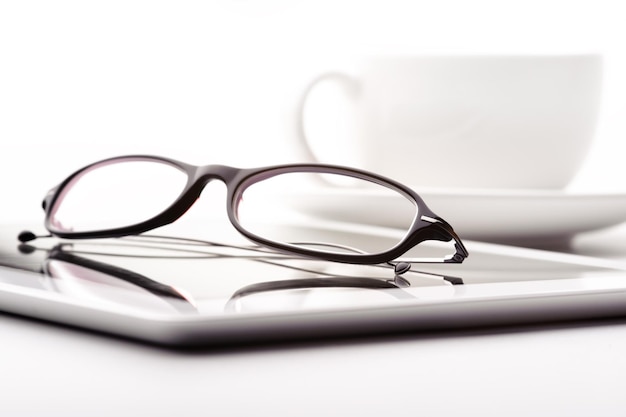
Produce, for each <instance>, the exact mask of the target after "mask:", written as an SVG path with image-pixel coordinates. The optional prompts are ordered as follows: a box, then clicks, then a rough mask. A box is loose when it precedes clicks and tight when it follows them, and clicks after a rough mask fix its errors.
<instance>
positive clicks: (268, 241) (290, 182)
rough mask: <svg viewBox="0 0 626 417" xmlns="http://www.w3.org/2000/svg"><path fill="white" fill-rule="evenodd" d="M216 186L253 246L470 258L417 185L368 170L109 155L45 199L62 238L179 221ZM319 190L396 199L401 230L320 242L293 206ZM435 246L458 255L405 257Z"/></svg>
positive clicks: (320, 255)
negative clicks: (394, 235) (448, 245)
mask: <svg viewBox="0 0 626 417" xmlns="http://www.w3.org/2000/svg"><path fill="white" fill-rule="evenodd" d="M212 180H220V181H222V182H224V183H225V184H226V187H227V205H226V208H227V213H228V217H229V219H230V221H231V223H232V225H233V226H234V227H235V228H236V229H237V230H238V231H239V232H240V233H241V234H243V235H244V236H245V237H247V238H248V239H250V240H252V241H253V242H256V243H258V244H260V245H263V246H265V247H268V248H272V249H275V250H278V251H281V252H283V253H290V254H295V255H299V256H305V257H310V258H315V259H323V260H328V261H336V262H344V263H352V264H379V263H385V262H386V263H391V262H392V261H396V264H394V265H395V266H396V270H397V272H398V273H402V271H405V270H408V268H409V267H410V263H413V262H437V263H438V262H442V263H460V262H462V261H463V260H464V259H465V258H466V257H467V255H468V253H467V250H466V249H465V247H464V246H463V243H462V242H461V240H460V238H459V237H458V236H457V234H456V233H455V232H454V230H453V229H452V227H451V226H450V225H449V224H448V223H447V222H446V221H444V220H443V219H441V218H440V217H438V216H437V215H436V214H435V213H433V212H432V211H431V210H430V209H429V208H428V207H427V206H426V204H425V203H424V201H423V200H422V199H421V197H420V196H419V195H418V194H417V193H415V192H414V191H413V190H411V189H410V188H408V187H406V186H404V185H402V184H400V183H398V182H395V181H393V180H391V179H387V178H384V177H382V176H379V175H376V174H372V173H369V172H365V171H361V170H356V169H352V168H345V167H338V166H332V165H321V164H297V165H283V166H273V167H265V168H255V169H237V168H232V167H227V166H222V165H208V166H194V165H189V164H186V163H183V162H179V161H175V160H172V159H168V158H161V157H153V156H123V157H117V158H111V159H107V160H104V161H100V162H96V163H94V164H91V165H88V166H86V167H84V168H82V169H80V170H78V171H77V172H75V173H74V174H72V175H71V176H70V177H68V178H67V179H66V180H65V181H63V182H62V183H61V184H60V185H59V186H57V187H55V188H54V189H52V190H51V191H50V192H49V193H48V195H47V196H46V198H45V199H44V202H43V207H44V209H45V211H46V228H47V229H48V230H49V231H50V233H51V234H52V235H54V236H58V237H62V238H70V239H84V238H98V237H120V236H128V235H135V234H140V233H143V232H146V231H148V230H152V229H155V228H157V227H160V226H163V225H166V224H168V223H172V222H173V221H175V220H176V219H178V218H179V217H181V216H182V215H183V214H184V213H185V212H186V211H187V210H188V209H189V208H190V207H191V205H192V204H193V203H194V202H195V201H196V199H197V198H198V197H199V196H200V193H201V192H202V190H203V189H204V187H205V186H206V185H207V184H208V183H209V182H211V181H212ZM320 186H325V187H327V188H333V189H334V190H337V189H338V190H341V187H342V186H343V187H345V186H350V187H358V188H360V189H366V190H367V189H369V190H374V191H376V192H377V193H383V194H386V195H388V196H389V197H390V199H391V200H392V201H393V202H394V204H397V206H398V209H397V210H396V209H395V207H394V210H393V211H392V213H394V214H393V215H394V216H402V218H403V224H404V226H403V230H402V231H401V232H402V233H401V234H400V235H399V237H398V239H396V240H395V241H392V242H386V243H385V244H384V245H380V241H374V240H372V241H362V242H359V245H360V246H359V247H354V246H353V245H352V246H351V244H352V243H353V242H347V241H342V240H341V238H340V236H341V234H337V235H324V236H320V235H319V229H316V228H314V227H311V228H308V229H307V228H306V227H303V225H306V224H307V222H311V221H312V220H311V219H313V218H314V213H307V212H306V207H305V208H303V207H302V206H301V205H298V208H297V210H294V209H293V207H294V201H297V199H298V195H302V193H303V192H306V190H307V189H310V187H320ZM330 196H332V198H334V199H337V200H340V201H338V202H335V203H338V204H340V205H341V206H342V207H347V209H348V210H349V211H350V210H351V211H352V212H354V213H358V211H359V209H360V207H358V206H357V205H356V204H355V202H352V201H350V197H349V196H348V195H345V194H344V193H341V192H333V193H330V194H329V198H330ZM330 206H331V207H333V206H335V204H331V205H330ZM311 214H313V216H311ZM386 215H387V214H386V213H385V212H381V213H380V216H386ZM362 226H376V225H375V224H364V225H362ZM333 236H334V237H333ZM30 238H34V236H31V235H28V234H23V235H21V236H20V240H22V241H27V240H29V239H30ZM333 239H336V240H333ZM429 240H436V241H443V242H452V243H453V244H454V249H455V253H454V254H452V255H449V256H446V257H441V258H435V259H432V258H431V259H419V258H418V259H415V258H412V259H401V258H400V257H401V256H402V255H404V254H405V253H406V252H407V251H408V250H410V249H411V248H413V247H414V246H416V245H418V244H419V243H421V242H424V241H429Z"/></svg>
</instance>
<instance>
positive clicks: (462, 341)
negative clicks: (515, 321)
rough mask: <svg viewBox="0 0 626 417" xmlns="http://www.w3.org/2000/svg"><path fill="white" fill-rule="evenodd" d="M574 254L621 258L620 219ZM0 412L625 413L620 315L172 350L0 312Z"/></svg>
mask: <svg viewBox="0 0 626 417" xmlns="http://www.w3.org/2000/svg"><path fill="white" fill-rule="evenodd" d="M573 250H574V251H575V252H578V253H586V254H594V255H601V256H605V257H611V258H624V259H626V227H624V226H620V227H618V228H615V229H614V230H610V231H608V232H601V233H594V234H589V235H584V236H581V237H580V238H579V239H577V240H576V241H575V242H574V245H573ZM0 335H2V338H1V342H0V358H1V359H0V361H1V363H0V372H1V376H0V416H31V415H32V416H49V415H58V416H113V415H124V416H126V415H149V416H172V415H176V416H200V415H202V416H206V415H215V416H229V415H235V416H239V415H264V416H283V415H284V416H296V415H297V416H301V415H305V416H309V415H310V416H321V415H324V416H326V415H341V416H351V415H358V416H378V415H385V416H386V415H389V416H398V415H401V416H404V415H407V416H408V415H411V416H415V415H428V416H433V415H464V416H474V415H481V416H487V415H498V416H502V415H506V416H529V415H535V416H537V415H546V416H592V415H593V416H623V415H625V413H626V396H625V395H623V388H624V386H625V385H626V383H625V382H624V375H625V374H626V354H625V353H624V352H626V318H624V319H618V320H615V319H613V320H607V321H593V322H584V323H581V322H577V323H567V324H559V325H546V326H532V327H515V328H500V329H489V330H480V331H478V330H472V331H465V332H446V333H439V334H421V335H403V336H395V337H375V338H368V339H357V340H341V341H338V340H331V341H328V340H327V341H321V342H318V343H308V342H307V343H297V344H279V345H269V346H256V347H247V348H239V349H220V350H215V349H212V350H199V351H198V350H196V351H176V350H168V349H161V348H158V347H153V346H149V345H144V344H139V343H134V342H130V341H126V340H120V339H115V338H111V337H107V336H102V335H98V334H91V333H88V332H84V331H78V330H72V329H68V328H65V327H61V326H56V325H49V324H45V323H42V322H38V321H33V320H29V319H23V318H19V317H15V316H10V315H4V314H0Z"/></svg>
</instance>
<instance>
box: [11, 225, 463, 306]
mask: <svg viewBox="0 0 626 417" xmlns="http://www.w3.org/2000/svg"><path fill="white" fill-rule="evenodd" d="M92 242H93V241H92ZM74 246H75V245H74V244H67V243H65V244H63V243H62V244H57V245H55V246H53V247H50V248H45V247H42V248H39V247H35V246H31V245H30V244H21V245H20V246H19V250H20V252H22V253H24V254H30V253H33V252H39V253H40V254H41V253H43V254H44V256H45V257H44V258H43V259H42V261H41V262H42V264H41V265H42V266H41V270H40V272H42V273H43V274H44V275H45V276H47V277H50V278H52V280H51V281H49V285H50V286H52V287H53V288H52V289H54V290H55V291H58V292H68V291H70V292H79V293H80V294H81V296H82V297H84V296H85V295H86V294H87V295H89V296H96V297H97V298H98V299H100V300H103V299H107V298H109V299H110V300H117V301H118V302H121V303H124V302H130V303H133V304H136V303H142V302H143V303H145V301H146V299H145V297H141V296H140V293H143V294H147V293H151V294H153V295H156V296H157V297H158V299H161V300H162V301H164V302H166V303H167V304H169V305H170V306H171V307H173V308H174V309H175V310H177V311H179V312H182V313H192V312H196V307H195V301H194V297H193V296H191V295H190V294H188V293H187V291H186V290H185V289H183V288H181V287H179V286H178V285H168V284H166V283H163V282H160V281H158V280H157V279H155V278H153V277H151V276H149V275H146V274H145V273H139V272H136V271H133V270H131V269H129V268H127V267H122V266H120V265H118V264H117V262H116V260H122V259H131V258H132V259H136V260H139V259H180V260H186V259H189V260H199V259H202V260H210V259H214V260H216V261H218V260H224V259H236V260H241V261H251V262H259V263H265V264H270V265H273V266H277V267H282V268H285V269H291V270H295V271H298V272H299V273H303V275H302V276H304V277H307V278H302V277H300V278H296V279H281V280H276V281H264V282H256V283H254V284H251V285H246V286H244V287H241V288H239V289H238V290H236V291H234V292H233V293H232V295H231V297H230V299H229V300H228V302H227V303H226V305H225V309H226V311H231V312H234V311H238V309H239V308H238V307H237V306H239V305H240V303H241V300H242V299H243V298H247V297H250V296H252V295H258V294H261V293H271V292H281V291H286V290H303V289H308V290H312V289H316V288H317V289H323V288H335V289H337V288H353V289H370V290H387V291H385V293H386V294H387V293H388V295H391V296H393V297H396V298H400V299H402V298H413V297H414V296H412V295H410V294H408V293H405V292H403V291H402V290H401V289H402V288H404V287H409V286H411V283H410V282H409V281H407V280H405V279H404V278H402V277H401V276H399V275H395V276H394V277H393V278H391V277H384V278H372V277H364V276H361V275H355V273H358V272H357V271H358V270H349V272H348V273H347V274H346V273H341V272H339V271H337V270H334V271H327V270H325V269H324V268H321V269H318V268H317V266H315V265H310V266H307V264H306V263H305V264H293V263H290V261H291V260H294V259H296V258H294V257H291V256H289V255H281V254H277V253H275V252H274V253H272V252H270V251H267V250H264V249H262V248H258V247H254V246H251V247H247V246H233V245H223V244H216V243H213V242H208V241H201V240H192V239H184V238H172V237H166V236H154V235H142V236H141V237H136V238H126V239H123V240H115V241H99V243H98V244H94V243H90V241H85V244H81V245H79V246H80V249H78V248H75V247H74ZM94 257H96V258H103V257H104V258H110V259H112V262H111V263H109V262H103V261H101V260H96V259H94ZM311 262H315V261H311ZM376 267H379V268H382V269H385V268H387V267H386V266H384V265H379V266H376V265H374V266H367V268H376ZM370 273H371V272H370ZM410 275H411V276H413V275H415V276H423V277H426V278H427V279H428V278H435V279H437V280H440V282H442V283H447V284H448V285H449V284H452V285H458V284H462V283H463V281H462V280H461V279H460V278H456V277H451V276H444V275H440V274H431V273H426V272H417V271H411V273H410ZM93 284H96V285H95V287H97V289H98V291H97V292H95V293H94V292H93V291H90V288H92V286H93ZM98 284H100V285H98ZM95 287H94V288H95ZM115 288H118V289H120V291H117V292H116V291H115ZM388 290H397V291H395V292H394V291H391V292H389V291H388ZM138 291H139V293H137V292H138ZM133 294H135V295H133ZM129 295H130V297H131V298H130V299H128V297H129ZM132 297H134V298H132ZM126 299H127V300H126Z"/></svg>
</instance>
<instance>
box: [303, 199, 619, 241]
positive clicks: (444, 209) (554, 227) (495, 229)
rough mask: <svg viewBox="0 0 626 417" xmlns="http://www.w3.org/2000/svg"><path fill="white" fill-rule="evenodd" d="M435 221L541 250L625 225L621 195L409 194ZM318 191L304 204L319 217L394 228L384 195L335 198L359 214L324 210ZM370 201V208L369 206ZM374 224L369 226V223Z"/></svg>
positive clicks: (468, 234)
mask: <svg viewBox="0 0 626 417" xmlns="http://www.w3.org/2000/svg"><path fill="white" fill-rule="evenodd" d="M414 189H415V190H416V191H417V192H418V193H419V195H420V196H421V197H422V198H423V199H424V201H425V202H426V204H427V205H428V207H430V208H431V209H432V210H433V211H434V212H435V213H436V214H437V215H439V216H440V217H442V218H443V219H445V220H446V221H448V222H449V223H450V224H451V225H452V226H453V227H454V229H455V230H456V231H457V233H458V234H459V235H460V236H461V237H462V238H465V239H473V240H485V241H494V242H506V243H521V244H540V245H541V244H544V245H549V244H552V243H556V242H560V241H565V240H569V239H570V238H571V237H572V236H574V235H576V234H578V233H581V232H586V231H592V230H596V229H601V228H604V227H608V226H612V225H616V224H619V223H622V222H625V221H626V194H624V193H595V192H577V191H569V190H498V189H426V188H419V187H416V188H414ZM332 192H336V191H335V190H326V191H319V193H316V195H315V194H314V195H309V196H308V197H310V198H305V200H306V204H307V205H308V206H309V209H310V208H311V206H310V205H309V203H310V204H311V205H313V206H318V207H319V208H320V209H319V210H315V207H313V209H314V211H315V212H316V213H318V214H319V215H320V216H325V217H326V216H328V213H329V212H332V213H333V216H337V215H339V216H345V217H346V218H345V219H344V218H336V219H337V220H346V221H352V222H354V221H366V222H369V223H372V222H374V223H375V224H378V225H381V226H390V227H398V226H400V225H398V224H396V222H395V221H396V219H397V218H398V216H396V215H395V213H394V212H393V207H395V205H394V204H392V203H391V202H389V203H388V204H385V203H386V202H385V201H384V200H385V199H386V198H388V197H386V195H383V194H381V195H376V194H374V193H372V192H369V191H365V190H359V189H342V190H341V193H342V194H344V195H346V193H348V195H350V196H351V198H354V199H356V200H357V202H358V205H359V206H360V208H361V209H360V210H359V213H354V212H353V211H350V212H349V213H348V212H346V211H345V210H342V208H341V207H336V210H333V207H328V204H329V203H331V202H333V201H336V199H331V198H327V199H324V194H326V195H327V196H328V193H332ZM373 201H376V203H375V204H372V202H373ZM302 203H304V201H301V202H300V204H302ZM373 219H375V220H373Z"/></svg>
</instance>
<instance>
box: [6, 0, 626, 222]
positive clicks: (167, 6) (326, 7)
mask: <svg viewBox="0 0 626 417" xmlns="http://www.w3.org/2000/svg"><path fill="white" fill-rule="evenodd" d="M622 17H623V12H622V10H621V8H620V2H619V1H608V0H593V1H591V0H590V1H565V0H528V1H523V2H522V1H519V2H513V1H497V0H477V1H461V0H440V1H421V0H414V1H398V0H391V1H389V0H385V1H382V0H378V1H356V0H354V1H345V0H339V1H308V2H304V1H286V0H285V1H283V0H258V1H247V0H221V1H169V2H168V1H134V0H123V1H106V2H84V1H54V2H48V1H28V0H26V1H19V2H18V1H16V2H13V1H2V2H1V3H0V141H1V142H0V185H1V186H2V195H3V197H2V209H1V211H0V213H1V214H2V215H3V216H5V217H15V216H19V217H22V218H24V219H30V220H32V219H39V218H40V217H41V216H42V213H41V211H40V208H39V204H40V201H41V198H42V196H43V194H44V193H45V192H46V191H47V190H48V189H49V188H51V187H52V186H54V185H56V184H57V183H58V182H59V181H61V180H62V179H63V178H64V177H65V176H66V175H68V174H69V173H71V172H72V171H73V170H75V169H77V168H79V167H81V166H83V165H84V164H87V163H89V162H92V161H95V160H98V159H101V158H103V157H108V156H114V155H119V154H127V153H153V154H162V155H168V156H172V157H176V158H179V159H183V160H186V161H188V162H193V163H199V164H209V163H227V164H235V165H247V166H255V165H262V164H266V163H275V162H276V163H279V162H293V161H294V160H295V159H297V158H298V156H297V155H295V154H294V152H293V148H292V147H290V142H289V141H290V139H292V134H293V132H292V131H291V130H289V128H285V123H286V121H288V120H291V114H290V112H289V110H290V106H291V105H292V103H291V102H290V101H289V100H290V99H292V98H293V96H295V95H297V93H298V89H299V88H302V80H303V79H305V75H304V74H305V73H306V69H307V68H311V66H310V65H309V64H310V63H311V62H315V60H316V57H320V56H332V55H333V54H335V55H342V56H345V55H351V54H358V53H376V52H386V53H389V52H399V53H417V54H457V53H459V54H474V53H477V54H550V53H559V54H560V53H589V52H591V53H600V54H602V55H603V56H604V63H605V77H604V92H603V99H602V108H601V113H600V118H599V125H598V128H597V137H596V143H595V147H594V148H593V149H592V151H591V152H590V155H589V158H588V160H587V163H586V165H585V167H584V168H583V171H582V172H581V174H580V175H579V177H578V180H577V181H576V182H575V184H580V185H581V186H584V187H587V188H593V187H596V186H598V187H600V188H607V189H613V190H618V191H620V190H626V185H622V184H621V182H622V181H621V178H623V177H624V174H625V171H626V169H625V168H622V165H623V164H622V155H623V151H624V147H625V145H623V137H624V135H625V133H626V120H625V118H624V113H625V110H626V106H625V103H626V76H624V74H626V49H625V48H624V46H623V45H624V43H623V42H624V41H623V39H626V25H624V23H623V20H622ZM564 151H567V150H566V149H564Z"/></svg>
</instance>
